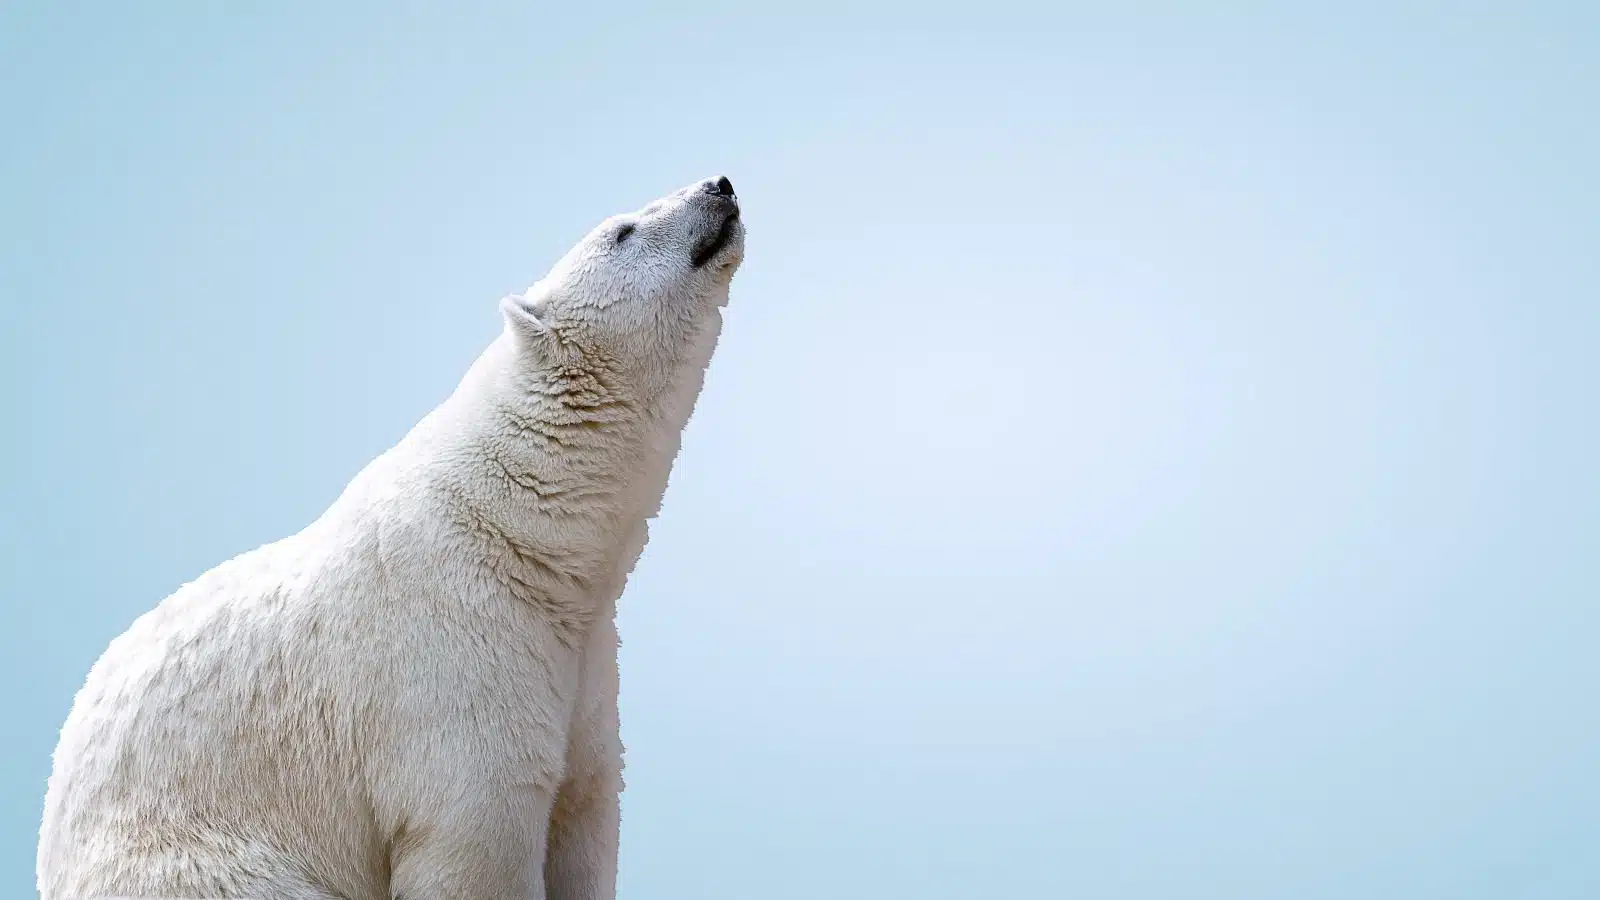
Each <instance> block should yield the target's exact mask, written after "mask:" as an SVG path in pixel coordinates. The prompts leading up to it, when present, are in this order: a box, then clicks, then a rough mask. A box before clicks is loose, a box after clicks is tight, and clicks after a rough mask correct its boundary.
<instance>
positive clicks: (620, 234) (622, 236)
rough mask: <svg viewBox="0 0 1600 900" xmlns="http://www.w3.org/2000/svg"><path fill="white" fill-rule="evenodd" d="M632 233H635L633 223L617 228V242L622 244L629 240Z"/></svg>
mask: <svg viewBox="0 0 1600 900" xmlns="http://www.w3.org/2000/svg"><path fill="white" fill-rule="evenodd" d="M630 234H633V224H632V223H629V224H627V225H624V226H622V227H621V228H618V229H617V243H619V244H620V243H622V242H623V241H625V240H627V239H628V235H630Z"/></svg>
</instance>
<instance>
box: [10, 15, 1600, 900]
mask: <svg viewBox="0 0 1600 900" xmlns="http://www.w3.org/2000/svg"><path fill="white" fill-rule="evenodd" d="M135 5H136V4H131V3H130V4H110V3H103V4H65V3H56V4H44V3H27V4H21V3H12V4H8V5H6V6H5V7H4V8H3V9H0V104H3V105H0V113H3V119H0V121H3V123H4V140H3V141H0V297H3V300H4V313H3V315H4V319H3V321H0V328H3V331H0V366H3V371H0V376H3V378H0V382H3V385H4V388H3V389H4V392H5V394H4V398H5V402H4V422H5V429H6V430H5V433H4V438H5V440H4V442H3V447H0V453H3V459H0V462H3V464H4V472H5V474H4V477H3V480H0V490H3V491H4V493H3V495H0V501H3V506H0V510H3V518H0V529H3V531H0V538H3V553H4V559H3V565H4V573H5V578H4V585H5V586H4V591H5V595H4V612H3V619H0V629H3V638H0V640H3V644H0V657H3V662H0V665H3V667H4V671H3V674H4V678H5V682H4V683H5V686H6V690H5V704H6V705H5V708H4V710H3V715H0V725H3V727H4V729H5V732H4V739H5V741H4V743H5V748H6V749H5V755H4V766H3V771H0V895H3V896H7V897H11V896H16V897H23V896H26V895H28V893H29V892H30V891H31V884H32V866H33V862H32V860H33V842H34V837H35V834H36V827H37V824H36V823H37V818H38V811H39V804H40V798H41V795H42V792H43V787H44V779H45V776H46V774H47V772H48V769H49V752H50V749H51V747H52V745H53V742H54V736H55V731H56V728H57V727H58V725H59V723H60V721H61V719H62V718H63V717H64V716H65V714H66V711H67V708H68V705H69V703H70V701H71V698H72V694H73V692H74V690H75V689H76V687H77V685H78V684H79V683H80V681H81V679H82V677H83V675H84V673H85V672H86V671H87V669H88V667H89V665H90V664H91V662H92V661H93V660H94V658H95V657H96V656H97V655H98V654H99V652H100V651H101V649H102V648H103V647H104V645H105V643H106V642H107V641H108V640H109V639H110V638H111V637H112V636H113V635H115V634H116V633H117V632H119V631H120V630H121V629H123V628H124V627H125V626H126V625H127V624H128V623H129V622H130V621H131V620H132V619H133V618H134V617H135V616H136V615H137V614H138V613H139V612H141V611H143V610H144V609H146V608H148V607H149V606H151V605H152V604H154V603H155V602H156V601H158V600H159V599H160V598H161V597H162V596H163V595H165V594H166V593H168V592H169V591H171V590H172V589H173V588H175V587H177V586H178V585H179V584H181V583H182V582H184V581H185V580H187V579H190V578H192V577H193V576H195V575H197V574H199V573H200V572H201V571H203V570H205V569H206V568H208V567H210V566H212V565H214V564H216V563H217V562H220V561H221V560H222V559H224V558H226V557H228V556H230V555H232V554H235V553H238V552H241V551H243V550H246V549H249V548H251V547H253V546H255V545H257V544H260V543H262V542H265V541H268V540H271V539H274V538H277V537H279V536H281V535H284V534H286V533H288V532H291V531H293V530H295V529H298V528H299V527H300V526H302V525H303V524H304V523H306V522H307V521H308V520H309V519H310V518H311V517H313V516H315V515H316V514H317V513H318V512H319V511H320V510H321V509H322V508H323V507H324V506H325V505H326V504H327V503H328V502H329V501H330V500H331V499H332V497H333V496H334V495H335V494H336V493H337V492H338V491H339V489H340V488H341V486H342V485H343V484H344V482H345V481H346V479H348V478H349V476H350V475H351V474H353V473H354V472H355V471H356V470H357V469H358V468H359V467H360V466H361V465H363V464H364V463H365V462H366V461H367V460H368V459H369V458H371V457H372V456H373V455H375V454H376V453H378V452H379V451H381V450H382V449H383V448H385V447H386V446H387V445H389V444H390V443H391V442H393V441H394V440H395V439H397V438H398V437H399V436H400V435H401V434H402V433H403V432H404V431H405V430H406V429H407V428H408V427H409V426H410V425H411V424H412V423H413V422H414V421H415V420H416V419H417V418H419V417H420V416H421V415H422V414H423V413H424V412H425V411H426V410H427V409H428V408H429V407H430V406H432V405H433V404H434V403H436V402H437V401H438V400H440V399H441V398H442V397H443V396H444V395H445V394H446V393H447V392H448V391H449V390H450V389H451V388H452V387H453V386H454V384H455V382H456V379H457V378H458V377H459V375H460V373H461V372H462V371H463V369H464V367H465V366H466V365H467V363H468V362H469V361H470V360H471V358H472V357H473V356H474V355H475V354H476V353H477V351H478V350H479V349H480V347H481V346H482V345H483V344H484V343H485V342H487V341H488V340H489V339H490V338H491V336H492V335H493V334H494V332H495V330H496V329H497V328H498V321H499V320H498V314H497V312H496V302H497V300H498V298H499V297H500V296H501V295H502V294H504V293H506V292H508V291H511V290H514V289H517V288H520V287H522V286H524V285H526V284H527V283H529V282H531V281H532V280H534V279H535V278H536V277H537V276H538V275H539V274H540V273H541V272H542V271H543V269H544V268H545V267H546V266H548V265H549V264H550V263H551V262H552V261H554V259H555V258H556V257H557V256H558V255H559V254H560V253H561V252H562V251H563V250H564V249H565V248H566V247H567V246H568V245H569V244H570V243H571V242H572V241H574V240H575V239H576V238H577V237H578V236H579V235H581V234H582V233H583V232H584V231H585V230H586V229H587V228H588V227H589V226H590V225H592V224H593V223H594V222H596V221H598V220H599V219H600V218H602V217H604V216H605V215H607V214H610V213H613V212H616V211H620V210H624V209H629V208H633V207H635V206H638V205H640V204H641V203H643V202H645V201H648V200H649V199H651V198H653V197H654V196H656V195H658V194H661V193H663V192H665V191H667V190H670V189H673V188H675V187H677V186H678V185H680V184H684V183H687V182H688V181H690V180H691V179H694V178H697V177H701V176H704V175H710V174H715V173H718V172H726V173H727V174H728V175H729V176H731V177H732V179H733V181H734V183H735V185H736V186H737V188H738V191H739V194H740V196H741V197H742V199H743V202H744V205H745V210H746V215H747V218H748V221H749V226H750V245H749V254H748V259H747V261H746V264H745V268H744V270H743V271H742V272H741V274H740V275H739V277H738V279H737V281H736V283H735V291H734V301H733V304H732V307H731V308H730V310H729V314H728V326H727V329H726V332H725V337H724V342H723V345H722V349H721V350H720V351H719V354H718V357H717V360H716V363H715V364H714V366H713V367H712V374H711V377H710V380H709V383H708V385H707V387H706V391H705V394H704V397H703V399H702V402H701V405H700V410H699V413H698V415H697V416H696V418H695V420H694V422H693V423H692V425H691V426H690V429H689V432H688V435H687V439H686V443H685V447H684V452H683V456H682V460H681V463H680V465H679V466H678V468H677V471H676V474H675V476H674V480H673V485H672V488H671V491H670V492H669V494H668V497H667V501H666V506H665V511H664V515H663V518H662V519H661V521H660V523H659V527H658V528H657V529H656V531H655V537H654V541H653V542H652V544H651V545H650V548H649V551H648V552H647V553H646V555H645V558H644V560H643V562H642V563H641V565H640V567H639V570H638V573H637V576H636V578H635V579H634V582H633V584H632V586H631V587H630V589H629V592H628V594H627V596H626V597H625V598H624V602H623V609H622V613H621V616H622V627H623V632H624V641H625V646H624V650H623V661H622V665H623V675H624V679H625V684H624V693H625V697H624V709H623V716H624V720H625V722H626V724H625V732H626V734H625V737H626V741H627V744H628V748H629V760H630V762H629V769H628V782H629V788H628V792H627V795H626V800H625V825H624V835H623V842H624V849H623V863H622V891H623V893H624V895H625V896H626V897H628V898H630V900H677V898H681V900H716V898H729V900H735V898H739V900H743V898H772V900H778V898H817V897H830V898H835V897H836V898H884V897H907V898H968V897H1017V898H1022V897H1027V898H1054V897H1092V898H1114V900H1124V898H1160V900H1168V898H1201V897H1206V898H1211V897H1214V898H1226V900H1238V898H1286V897H1294V898H1363V900H1368V898H1407V900H1409V898H1419V897H1441V898H1446V897H1447V898H1478V897H1483V898H1489V897H1495V898H1498V897H1505V898H1513V897H1515V898H1582V897H1596V896H1600V612H1597V609H1600V513H1597V509H1600V462H1597V460H1600V427H1597V424H1596V419H1597V412H1596V410H1597V405H1600V403H1597V399H1596V389H1597V386H1600V363H1597V361H1596V358H1597V357H1596V354H1597V353H1600V193H1597V183H1600V178H1597V173H1596V170H1597V167H1600V63H1597V59H1600V11H1597V10H1600V7H1597V6H1596V5H1594V4H1579V3H1574V4H1571V5H1570V6H1569V7H1568V8H1558V7H1556V6H1549V5H1546V6H1530V5H1527V4H1510V3H1508V4H1503V5H1504V7H1505V9H1504V10H1502V11H1500V12H1495V13H1486V12H1483V11H1481V9H1478V10H1476V11H1474V10H1468V9H1467V8H1466V7H1459V8H1456V5H1446V4H1440V5H1438V6H1437V7H1436V8H1434V9H1433V10H1432V11H1427V12H1424V11H1419V8H1415V7H1413V8H1411V9H1409V10H1407V9H1402V8H1400V7H1396V6H1394V5H1391V4H1387V3H1372V4H1365V5H1357V4H1351V3H1342V4H1327V6H1328V7H1329V8H1336V9H1337V11H1336V12H1328V13H1326V14H1314V15H1313V14H1308V13H1305V12H1290V11H1283V10H1281V9H1280V11H1276V12H1266V11H1264V8H1262V7H1255V8H1253V10H1252V11H1248V12H1247V11H1246V10H1245V9H1244V8H1242V7H1238V6H1234V5H1232V4H1230V5H1229V7H1227V8H1225V7H1223V6H1222V5H1220V4H1210V5H1208V6H1210V11H1209V12H1205V13H1203V14H1202V13H1201V12H1198V11H1196V9H1194V8H1185V7H1167V8H1156V7H1141V8H1138V9H1135V8H1133V7H1126V6H1124V7H1121V11H1117V12H1112V11H1108V10H1106V9H1102V8H1100V7H1098V6H1075V5H1069V6H1065V7H1057V8H1055V10H1054V11H1053V12H1050V11H1045V10H1043V9H1042V8H1041V9H1031V8H1026V7H1017V8H1005V7H1003V6H1002V5H1001V4H998V3H983V4H981V5H979V6H978V7H977V8H974V9H969V10H966V11H951V10H945V9H940V8H937V7H933V6H929V5H927V4H923V3H915V4H906V5H904V6H899V7H896V8H889V7H881V8H875V9H869V8H868V7H866V6H862V5H857V4H844V5H840V6H838V7H836V8H823V7H808V9H809V11H806V12H801V11H798V9H790V10H786V11H779V10H778V9H777V8H776V7H766V6H763V5H761V4H756V3H740V4H727V5H723V6H712V5H702V6H698V7H695V8H689V7H687V6H685V5H684V4H659V5H658V6H659V7H660V8H659V9H655V10H647V9H643V8H638V7H635V6H634V5H632V4H630V3H626V2H611V3H601V4H595V5H593V6H592V8H590V9H580V8H579V7H578V6H577V5H573V6H571V7H569V8H566V9H563V10H560V11H534V9H533V7H536V6H540V5H541V4H527V3H514V4H513V3H507V4H503V5H500V6H497V7H488V6H483V5H477V4H472V5H469V6H465V7H463V8H460V9H457V10H453V11H446V9H445V4H437V5H435V6H431V7H425V6H421V5H414V4H384V5H376V4H374V5H370V6H367V5H353V4H337V5H335V6H334V7H330V8H324V6H323V5H322V4H311V3H304V4H282V3H276V4H253V5H251V6H250V7H249V8H247V7H246V5H245V4H200V3H195V4H177V3H165V4H137V5H141V6H146V7H158V8H159V9H161V10H162V11H160V12H150V11H146V12H133V11H131V9H130V8H131V7H133V6H135Z"/></svg>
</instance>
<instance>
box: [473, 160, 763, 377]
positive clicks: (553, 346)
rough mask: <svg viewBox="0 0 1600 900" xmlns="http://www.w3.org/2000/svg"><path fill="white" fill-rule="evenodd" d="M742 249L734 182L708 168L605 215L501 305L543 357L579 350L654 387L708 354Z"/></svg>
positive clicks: (564, 359)
mask: <svg viewBox="0 0 1600 900" xmlns="http://www.w3.org/2000/svg"><path fill="white" fill-rule="evenodd" d="M743 257H744V223H743V222H742V221H741V219H740V217H739V200H738V198H737V197H736V196H735V195H734V193H733V185H732V184H731V183H730V182H729V181H728V179H727V178H725V177H718V178H707V179H704V180H702V181H697V182H695V183H693V184H691V185H689V186H687V187H685V188H682V189H680V190H678V191H675V192H673V193H671V194H668V195H667V196H665V197H662V198H661V199H659V200H656V201H655V202H653V203H651V204H649V205H648V206H645V207H644V208H643V209H640V210H638V211H636V212H631V213H624V214H622V215H616V216H612V217H611V218H609V219H606V220H605V221H604V222H602V223H600V225H599V226H597V227H596V228H595V229H594V230H593V231H591V232H589V234H588V235H587V236H585V237H584V238H583V240H581V241H579V242H578V244H577V246H575V247H573V248H572V249H571V250H569V251H568V252H567V254H566V255H565V256H563V257H562V258H561V260H560V261H559V262H557V263H556V264H555V266H554V267H553V268H551V270H550V272H549V274H547V275H546V276H545V277H544V278H542V279H540V280H539V282H538V283H536V284H535V285H534V286H533V287H531V288H529V289H528V291H527V292H526V293H525V294H522V295H520V296H511V297H507V298H506V299H505V301H504V302H503V303H502V311H503V312H504V313H505V316H506V321H507V324H508V326H509V328H510V330H511V331H512V332H514V333H515V334H516V335H517V336H518V337H519V338H520V340H519V343H520V344H522V345H524V346H525V347H526V348H528V349H529V350H531V351H532V352H533V353H534V354H535V355H538V356H542V357H544V359H545V361H546V362H551V363H555V364H558V365H565V364H570V363H571V362H573V361H574V360H573V354H579V355H581V356H582V357H584V358H586V359H587V360H588V361H589V362H599V363H600V364H601V365H603V366H604V367H606V368H608V369H611V370H613V371H615V372H616V373H617V374H621V375H624V376H625V377H628V378H629V380H631V381H634V382H635V384H634V387H635V389H637V390H640V391H641V392H642V393H644V394H647V395H648V394H653V393H657V392H659V391H660V390H661V389H663V388H665V387H666V386H667V385H668V384H670V383H671V382H672V381H673V380H674V378H675V376H676V374H677V373H678V371H679V370H681V369H682V368H683V367H684V366H686V365H689V366H695V367H698V368H703V367H704V366H705V364H706V363H707V362H709V360H710V346H709V344H710V343H714V342H715V339H716V334H715V332H716V330H717V328H716V326H717V325H718V324H719V323H718V321H717V320H718V309H719V308H720V307H721V306H723V305H725V304H726V303H727V299H728V284H729V282H730V281H731V280H732V278H733V273H734V270H735V269H737V268H738V266H739V263H740V261H741V260H742V259H743ZM701 357H703V358H701Z"/></svg>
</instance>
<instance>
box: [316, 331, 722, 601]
mask: <svg viewBox="0 0 1600 900" xmlns="http://www.w3.org/2000/svg"><path fill="white" fill-rule="evenodd" d="M720 330H721V316H720V311H718V310H712V311H711V314H710V315H709V316H708V317H707V319H706V320H705V321H704V323H703V324H702V325H701V326H700V327H699V328H696V329H694V332H693V334H692V337H691V339H690V340H689V341H687V342H686V343H685V345H684V346H683V349H682V350H681V351H680V353H678V354H677V358H675V359H672V360H670V361H668V362H667V364H666V365H664V366H662V367H660V369H659V370H658V371H662V372H665V373H666V374H667V377H666V378H664V379H652V381H656V382H657V384H655V385H652V387H654V389H653V390H650V389H645V390H640V389H639V388H640V387H643V385H637V384H636V383H632V382H633V379H630V378H628V377H627V376H626V375H624V374H621V373H619V372H617V371H616V370H615V369H613V368H608V367H606V366H604V365H586V364H583V363H582V362H581V361H580V363H578V364H574V365H565V366H560V367H551V366H537V365H535V366H530V365H529V360H528V359H527V357H526V354H524V353H522V352H520V351H519V349H518V347H517V346H516V342H515V341H516V339H515V336H514V335H513V334H511V333H509V332H508V333H505V334H502V335H501V336H500V338H499V339H497V340H496V341H495V342H494V343H493V344H491V345H490V346H489V348H488V349H487V350H486V351H484V353H483V354H482V355H481V356H480V357H479V358H478V360H477V362H475V363H474V365H473V366H472V368H471V369H470V370H469V371H468V373H467V375H466V377H465V378H463V379H462V382H461V384H460V386H459V387H458V388H457V389H456V391H455V392H454V393H453V394H452V395H451V396H450V397H449V398H448V399H447V400H446V401H445V402H444V403H443V404H441V405H440V406H439V407H438V408H436V409H435V410H434V411H433V412H431V413H430V414H429V415H428V416H427V417H426V418H425V419H424V420H423V421H422V422H421V423H419V424H418V425H417V427H416V428H415V429H413V430H412V432H411V433H410V434H408V435H407V436H406V437H405V439H404V440H402V441H401V442H400V444H398V445H397V446H395V447H394V448H393V449H392V450H390V451H389V452H388V453H386V454H385V455H384V458H381V459H380V460H379V461H377V462H375V463H374V464H373V465H372V466H370V467H369V471H368V472H364V473H363V474H362V476H361V477H360V478H358V482H359V481H366V482H368V486H367V488H366V489H361V490H354V489H355V488H356V483H352V486H351V487H352V490H350V491H347V494H349V495H352V496H351V497H350V498H349V499H351V500H352V501H356V502H359V501H358V499H357V498H359V497H361V496H366V497H371V498H375V497H377V496H381V495H389V496H394V494H395V493H399V494H401V495H402V496H406V495H409V496H410V497H412V498H415V499H416V500H417V501H418V502H417V503H416V505H415V507H414V508H417V509H418V510H419V511H420V512H421V513H422V514H423V515H425V516H428V517H430V518H431V517H434V516H439V517H441V518H443V519H444V520H445V522H446V523H448V527H451V528H455V529H459V530H460V531H462V532H464V536H465V537H468V538H470V539H472V540H475V541H478V542H481V543H483V544H484V545H485V547H481V548H479V549H480V550H482V549H487V550H488V551H489V552H488V553H487V554H486V555H485V557H484V558H486V559H487V563H486V564H487V565H488V566H489V567H490V568H491V569H493V570H494V573H495V575H496V577H497V578H498V579H499V580H500V581H501V582H503V583H505V584H506V585H507V587H508V588H510V589H511V590H512V591H513V593H517V594H519V595H525V596H524V599H527V600H529V601H530V602H534V603H537V604H538V605H540V606H545V607H549V606H551V605H554V606H555V607H558V608H559V609H560V610H561V611H562V612H563V615H566V616H568V617H569V618H571V619H572V620H573V622H572V624H573V625H574V626H575V627H576V626H586V625H587V623H588V622H589V621H590V620H592V618H593V616H594V615H596V614H603V613H602V611H603V610H604V609H605V608H606V607H607V606H608V605H609V604H612V603H614V602H615V600H616V599H617V596H618V595H620V593H621V590H622V586H623V583H624V582H625V581H626V579H627V576H628V574H629V573H630V572H631V570H632V568H633V566H634V564H635V562H637V560H638V557H639V555H640V553H641V552H642V551H643V549H644V544H645V540H646V537H647V535H646V528H645V523H646V522H647V520H648V519H650V518H651V517H653V516H654V515H655V514H656V512H657V511H658V509H659V508H660V504H661V500H662V497H663V494H664V492H665V489H666V485H667V479H668V475H669V473H670V470H671V467H672V464H673V461H674V460H675V459H676V457H677V454H678V449H679V447H680V444H681V437H682V432H683V429H684V426H685V425H686V424H687V423H688V420H689V417H690V416H691V414H692V413H693V411H694V406H695V401H696V399H697V398H698V396H699V393H700V389H701V386H702V384H703V382H704V377H705V370H706V366H707V365H708V364H709V362H710V359H711V354H712V351H713V349H714V348H715V345H716V341H717V337H718V334H719V333H720ZM372 488H378V490H376V491H374V490H372ZM341 502H343V501H341ZM363 505H364V504H363ZM408 505H409V504H408Z"/></svg>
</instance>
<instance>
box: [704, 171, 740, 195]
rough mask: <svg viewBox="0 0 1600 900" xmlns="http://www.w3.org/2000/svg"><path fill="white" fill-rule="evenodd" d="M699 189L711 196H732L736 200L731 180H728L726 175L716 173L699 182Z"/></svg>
mask: <svg viewBox="0 0 1600 900" xmlns="http://www.w3.org/2000/svg"><path fill="white" fill-rule="evenodd" d="M700 190H701V191H703V192H705V193H707V194H710V195H712V196H713V197H733V198H734V199H735V201H737V200H738V197H737V195H735V194H734V192H733V182H731V181H729V180H728V176H726V175H718V176H717V177H716V178H707V179H706V180H705V181H703V182H701V184H700Z"/></svg>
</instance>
